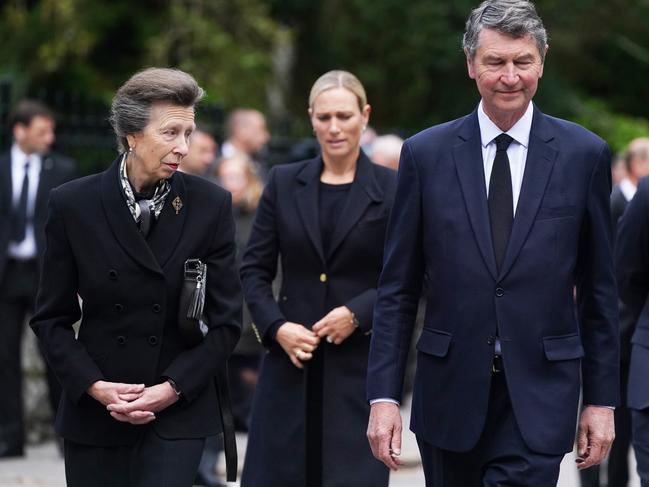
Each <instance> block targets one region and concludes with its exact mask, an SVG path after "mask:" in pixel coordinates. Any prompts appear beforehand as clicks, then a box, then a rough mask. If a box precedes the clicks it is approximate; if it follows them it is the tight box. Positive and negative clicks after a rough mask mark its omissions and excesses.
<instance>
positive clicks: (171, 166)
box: [165, 162, 180, 172]
mask: <svg viewBox="0 0 649 487" xmlns="http://www.w3.org/2000/svg"><path fill="white" fill-rule="evenodd" d="M165 166H167V167H168V168H169V169H171V170H172V171H174V172H176V171H177V170H178V167H179V166H180V163H174V162H165Z"/></svg>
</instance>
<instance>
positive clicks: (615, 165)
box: [611, 155, 626, 186]
mask: <svg viewBox="0 0 649 487" xmlns="http://www.w3.org/2000/svg"><path fill="white" fill-rule="evenodd" d="M625 177H626V161H625V159H624V157H623V156H620V155H618V156H615V157H614V158H613V162H612V163H611V178H612V179H613V186H617V185H618V184H620V182H621V181H622V180H623V179H624V178H625Z"/></svg>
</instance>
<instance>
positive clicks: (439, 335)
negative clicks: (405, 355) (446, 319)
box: [417, 328, 452, 357]
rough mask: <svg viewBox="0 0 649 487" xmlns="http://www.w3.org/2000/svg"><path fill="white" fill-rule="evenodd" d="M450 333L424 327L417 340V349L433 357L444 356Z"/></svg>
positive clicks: (446, 351) (449, 344)
mask: <svg viewBox="0 0 649 487" xmlns="http://www.w3.org/2000/svg"><path fill="white" fill-rule="evenodd" d="M451 338H452V335H451V334H450V333H448V332H445V331H442V330H435V329H432V328H424V329H423V330H422V332H421V336H420V337H419V341H418V342H417V350H419V351H420V352H422V353H425V354H428V355H433V356H435V357H446V354H447V353H448V349H449V347H450V346H451Z"/></svg>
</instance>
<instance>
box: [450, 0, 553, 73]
mask: <svg viewBox="0 0 649 487" xmlns="http://www.w3.org/2000/svg"><path fill="white" fill-rule="evenodd" d="M485 28H486V29H494V30H496V31H498V32H500V33H502V34H505V35H508V36H510V37H513V38H514V39H520V38H521V37H525V36H528V35H531V36H532V37H533V38H534V40H535V41H536V46H537V47H538V49H539V54H540V55H541V62H543V61H544V59H545V48H546V46H547V44H548V34H547V32H546V31H545V27H543V21H542V20H541V17H539V15H538V14H537V13H536V8H535V7H534V4H533V3H532V2H528V1H527V0H486V1H484V2H482V3H481V4H480V6H479V7H477V8H475V9H473V11H472V12H471V15H469V19H468V20H467V21H466V32H465V33H464V36H463V37H462V47H463V48H464V49H465V51H466V52H467V54H468V55H469V57H471V58H473V57H474V56H475V53H476V51H477V50H478V42H479V38H480V32H481V31H482V29H485Z"/></svg>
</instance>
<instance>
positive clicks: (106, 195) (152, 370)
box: [31, 159, 241, 446]
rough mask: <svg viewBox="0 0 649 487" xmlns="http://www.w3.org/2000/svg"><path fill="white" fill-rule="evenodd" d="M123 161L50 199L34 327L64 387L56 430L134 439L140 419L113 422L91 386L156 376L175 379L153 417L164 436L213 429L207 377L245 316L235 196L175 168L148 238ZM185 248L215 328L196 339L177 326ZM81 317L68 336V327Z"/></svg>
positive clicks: (91, 440) (80, 438)
mask: <svg viewBox="0 0 649 487" xmlns="http://www.w3.org/2000/svg"><path fill="white" fill-rule="evenodd" d="M118 169H119V159H118V160H116V161H115V162H114V163H113V165H112V166H111V167H110V168H109V169H108V170H107V171H105V172H104V173H101V174H96V175H92V176H88V177H85V178H82V179H78V180H75V181H72V182H70V183H67V184H65V185H63V186H61V187H59V188H57V189H55V190H54V191H52V194H51V197H50V203H49V217H48V222H47V225H46V241H47V247H46V251H45V257H44V264H43V273H42V277H41V285H40V291H39V295H38V299H37V309H36V314H35V316H34V317H33V319H32V321H31V326H32V328H33V330H34V332H35V333H36V335H38V338H39V340H40V343H41V345H42V348H43V351H44V354H45V356H46V358H47V361H48V362H49V364H50V365H51V366H52V368H53V369H54V371H55V372H56V374H57V376H58V378H59V380H60V381H61V384H62V386H63V391H64V392H63V397H62V399H61V404H60V407H59V411H58V415H57V418H56V429H57V432H58V433H59V434H60V435H61V436H62V437H63V438H65V439H67V440H71V441H74V442H76V443H81V444H88V445H96V446H117V445H128V444H132V443H134V442H135V441H136V440H137V438H138V435H139V432H140V431H141V429H142V428H143V427H142V426H133V425H130V424H128V423H120V422H118V421H116V420H114V419H113V418H112V417H111V416H110V415H109V414H108V412H107V411H106V408H105V407H104V406H102V405H101V404H100V403H99V402H98V401H96V400H95V399H93V398H92V397H90V396H89V395H88V394H87V393H86V390H87V389H88V387H89V386H90V385H91V384H93V383H94V382H95V381H98V380H106V381H111V382H124V383H137V384H139V383H143V384H145V385H146V386H151V385H154V384H158V383H161V382H163V381H164V380H165V378H171V379H173V380H174V381H175V382H176V384H177V385H178V387H179V388H180V390H181V391H182V396H181V399H180V400H179V401H178V402H176V403H175V404H173V405H172V406H170V407H169V408H167V409H165V410H164V411H161V412H159V413H157V414H156V419H155V421H153V422H152V423H150V427H152V428H154V429H155V431H156V433H157V434H158V435H159V436H161V437H163V438H167V439H175V438H201V437H205V436H208V435H213V434H216V433H218V432H219V431H220V421H219V406H218V402H217V395H216V391H215V386H214V380H213V378H214V376H215V374H216V373H217V371H218V370H219V368H220V367H223V366H224V364H225V361H226V358H227V355H228V354H229V352H230V351H231V349H232V348H233V346H234V343H235V342H236V338H237V337H238V335H239V332H240V322H241V289H240V285H239V279H238V277H237V271H236V265H235V240H234V223H233V219H232V213H231V200H230V195H229V194H228V193H227V192H226V191H224V190H222V189H220V188H218V187H217V186H216V185H214V184H212V183H210V182H208V181H205V180H203V179H201V178H197V177H193V176H189V175H186V174H182V173H176V174H175V175H174V176H173V178H172V179H171V192H170V194H169V195H168V196H167V199H166V201H165V204H164V207H163V209H162V212H161V213H160V216H159V218H158V220H157V221H156V223H155V224H154V226H153V228H152V230H151V233H150V234H149V236H148V237H147V239H146V240H145V238H144V237H143V235H142V234H141V233H140V232H139V230H138V228H137V225H136V223H135V221H134V219H133V217H132V216H131V213H130V211H129V209H128V207H127V205H126V202H125V199H124V196H123V195H122V189H121V186H120V182H119V177H118ZM174 202H175V203H174ZM192 258H199V259H201V260H202V261H203V262H205V263H206V264H207V276H208V277H207V286H206V300H205V311H204V314H205V318H206V321H207V323H208V324H209V328H210V330H209V332H208V333H207V335H206V337H205V339H204V340H203V341H202V342H201V343H200V344H199V345H197V346H196V347H194V348H190V347H188V346H187V345H185V344H184V342H183V341H182V340H181V337H180V335H179V333H178V306H179V303H178V302H179V296H180V291H181V285H182V282H183V266H184V263H185V261H186V260H187V259H192ZM77 295H78V296H79V297H80V298H81V300H82V302H83V306H82V307H83V316H82V313H81V308H80V306H79V300H78V297H77ZM79 318H81V324H80V327H79V332H78V336H77V337H76V338H75V331H74V329H73V327H72V325H73V324H74V323H75V322H76V321H77V320H79ZM224 338H225V339H224Z"/></svg>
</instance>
